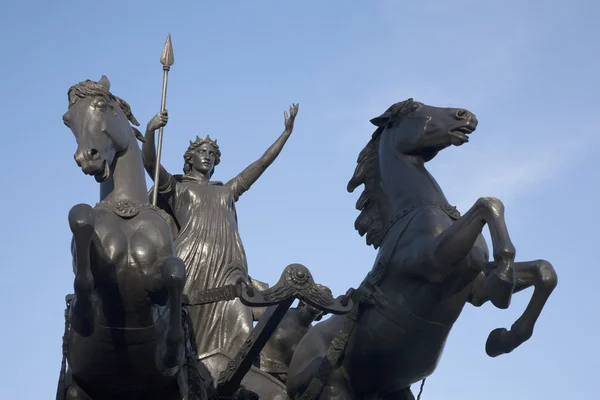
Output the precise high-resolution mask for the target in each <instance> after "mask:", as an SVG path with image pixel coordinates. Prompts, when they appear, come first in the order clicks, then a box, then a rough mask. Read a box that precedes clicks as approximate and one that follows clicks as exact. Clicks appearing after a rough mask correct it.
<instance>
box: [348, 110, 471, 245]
mask: <svg viewBox="0 0 600 400" xmlns="http://www.w3.org/2000/svg"><path fill="white" fill-rule="evenodd" d="M371 123H372V124H373V125H375V126H376V127H377V129H376V130H375V132H374V133H373V135H372V137H371V140H370V141H369V143H368V144H367V145H366V146H365V148H364V149H363V150H362V151H361V152H360V154H359V156H358V160H357V165H356V169H355V170H354V175H353V176H352V179H350V182H349V183H348V191H349V192H353V191H354V190H355V189H356V188H357V187H358V186H360V185H364V191H363V193H362V194H361V196H360V197H359V199H358V201H357V203H356V208H357V209H358V210H360V211H361V213H360V215H359V216H358V218H357V219H356V222H355V224H354V226H355V228H356V230H357V231H358V232H359V234H360V235H361V236H363V235H365V234H366V235H367V237H366V239H367V244H368V245H373V246H374V247H375V248H378V247H379V245H380V244H381V241H382V240H383V237H384V236H385V233H386V228H387V227H389V223H390V222H389V221H390V219H393V218H394V214H396V213H398V212H401V211H400V210H396V208H397V207H398V206H403V205H404V206H406V205H408V204H401V203H403V202H406V201H415V202H419V200H435V199H434V198H429V196H430V195H431V194H432V193H433V192H435V191H438V192H439V193H437V194H439V195H440V196H442V197H443V194H442V193H441V189H439V187H438V186H437V184H433V183H432V182H434V180H433V177H431V176H428V177H427V178H426V179H419V178H417V177H416V176H414V175H421V176H423V175H424V173H426V171H425V172H424V168H422V165H423V164H424V163H425V162H427V161H430V160H432V159H433V158H434V157H435V156H436V155H437V154H438V153H439V152H440V151H441V150H443V149H445V148H448V147H450V146H451V145H454V146H461V145H462V144H464V143H466V142H468V141H469V137H468V135H469V134H471V133H473V132H474V131H475V129H476V128H477V118H476V117H475V115H474V114H473V113H472V112H470V111H468V110H465V109H462V108H443V107H434V106H429V105H426V104H423V103H420V102H417V101H414V100H413V99H408V100H405V101H401V102H398V103H396V104H393V105H392V106H391V107H389V108H388V109H387V110H386V111H385V112H384V113H383V114H381V115H380V116H378V117H375V118H373V119H372V120H371ZM410 174H413V176H409V175H410ZM411 185H412V186H411ZM426 185H429V186H430V187H429V188H427V187H425V186H426ZM417 186H418V187H417ZM424 192H428V193H424ZM437 194H436V193H433V196H434V197H435V195H437ZM419 196H421V197H422V198H418V197H419ZM403 197H411V198H410V199H406V198H403Z"/></svg>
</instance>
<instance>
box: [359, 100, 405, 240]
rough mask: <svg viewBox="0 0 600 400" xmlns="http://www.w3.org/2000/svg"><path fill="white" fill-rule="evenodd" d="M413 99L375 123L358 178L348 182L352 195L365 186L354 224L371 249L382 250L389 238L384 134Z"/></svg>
mask: <svg viewBox="0 0 600 400" xmlns="http://www.w3.org/2000/svg"><path fill="white" fill-rule="evenodd" d="M412 102H413V100H412V99H408V100H405V101H401V102H399V103H396V104H394V105H392V106H391V107H389V108H388V109H387V110H386V111H385V112H384V113H383V114H381V115H380V116H379V117H375V118H373V119H372V120H371V123H372V124H373V125H376V126H377V130H375V132H374V133H373V135H372V136H371V140H370V141H369V143H367V145H366V146H365V148H364V149H362V151H361V152H360V153H359V155H358V159H357V160H356V163H357V165H356V168H355V170H354V175H353V176H352V178H351V179H350V181H349V182H348V186H347V190H348V192H350V193H352V192H354V190H355V189H356V188H357V187H359V186H360V185H364V189H363V192H362V193H361V195H360V196H359V198H358V200H357V201H356V209H357V210H359V211H360V214H359V215H358V217H357V218H356V221H354V228H355V229H356V230H357V231H358V234H359V235H360V236H364V235H365V234H366V235H367V237H366V241H367V245H368V246H371V245H372V246H373V247H374V248H375V249H377V248H379V246H380V245H381V242H382V241H383V237H384V236H385V233H386V232H385V231H384V222H383V220H382V217H381V212H380V210H379V201H380V196H381V194H380V191H379V186H380V184H381V173H380V170H379V143H380V141H381V135H382V133H383V131H384V130H385V129H386V128H387V127H389V126H390V125H391V124H392V123H393V122H395V121H397V120H398V118H400V117H401V116H402V115H404V113H405V111H406V109H407V108H408V107H409V106H410V104H412Z"/></svg>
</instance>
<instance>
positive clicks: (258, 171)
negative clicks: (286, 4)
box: [227, 104, 298, 201]
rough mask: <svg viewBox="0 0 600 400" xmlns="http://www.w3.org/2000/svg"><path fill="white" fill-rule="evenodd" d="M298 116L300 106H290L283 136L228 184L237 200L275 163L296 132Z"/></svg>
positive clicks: (285, 114)
mask: <svg viewBox="0 0 600 400" xmlns="http://www.w3.org/2000/svg"><path fill="white" fill-rule="evenodd" d="M297 114H298V104H292V105H291V106H290V114H289V115H288V113H287V111H284V113H283V115H284V118H285V129H284V131H283V133H282V134H281V136H279V138H277V140H276V141H275V143H273V144H272V145H271V146H270V147H269V148H268V149H267V151H265V153H264V154H263V155H262V157H260V158H259V159H258V160H256V161H255V162H253V163H252V164H250V165H249V166H248V167H247V168H246V169H245V170H243V171H242V172H241V173H240V174H239V175H238V176H236V177H235V178H233V179H232V180H230V181H229V182H227V185H228V186H230V187H231V189H232V190H233V194H234V197H235V199H236V201H237V199H238V198H239V197H240V196H241V195H242V194H243V193H244V192H246V191H247V190H248V189H250V187H251V186H252V185H253V184H254V182H256V181H257V180H258V178H260V176H261V175H262V174H263V172H265V171H266V170H267V168H268V167H269V165H271V164H272V163H273V161H275V159H276V158H277V156H278V155H279V153H281V149H283V146H284V145H285V143H286V142H287V140H288V139H289V137H290V135H291V134H292V131H293V130H294V120H295V119H296V115H297Z"/></svg>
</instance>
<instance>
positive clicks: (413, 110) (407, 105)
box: [371, 99, 477, 162]
mask: <svg viewBox="0 0 600 400" xmlns="http://www.w3.org/2000/svg"><path fill="white" fill-rule="evenodd" d="M371 123H372V124H373V125H375V126H377V128H378V129H377V131H376V132H375V135H382V136H391V137H392V143H391V145H392V146H393V147H394V148H395V149H396V150H398V151H400V152H402V153H404V154H407V155H412V156H418V157H421V158H422V159H423V160H424V161H425V162H427V161H430V160H431V159H433V158H434V157H435V156H436V155H437V153H438V152H439V151H441V150H443V149H445V148H447V147H449V146H450V145H454V146H461V145H462V144H464V143H467V142H468V141H469V137H468V135H469V134H471V133H473V132H474V131H475V129H476V128H477V118H476V117H475V115H474V114H473V113H472V112H470V111H468V110H465V109H462V108H444V107H434V106H429V105H426V104H423V103H420V102H418V101H414V100H413V99H408V100H405V101H402V102H399V103H396V104H394V105H392V106H391V107H390V108H388V109H387V110H386V111H385V112H384V113H383V114H381V115H380V116H378V117H375V118H373V119H372V120H371ZM375 135H374V136H375Z"/></svg>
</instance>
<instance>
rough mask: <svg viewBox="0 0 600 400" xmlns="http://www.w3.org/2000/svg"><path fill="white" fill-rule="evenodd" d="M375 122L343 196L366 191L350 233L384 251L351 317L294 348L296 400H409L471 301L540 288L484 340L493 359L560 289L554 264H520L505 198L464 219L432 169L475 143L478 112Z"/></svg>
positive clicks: (419, 112) (328, 324)
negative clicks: (442, 154) (438, 159)
mask: <svg viewBox="0 0 600 400" xmlns="http://www.w3.org/2000/svg"><path fill="white" fill-rule="evenodd" d="M371 122H372V123H373V124H374V125H375V126H376V127H377V129H376V131H375V133H374V134H373V136H372V138H371V140H370V141H369V143H368V144H367V146H366V147H365V148H364V149H363V150H362V151H361V153H360V155H359V157H358V161H357V163H358V165H357V166H356V170H355V172H354V176H353V177H352V179H351V180H350V182H349V184H348V190H349V191H350V192H352V191H353V190H354V189H356V188H357V187H358V186H360V185H364V191H363V193H362V194H361V196H360V198H359V199H358V202H357V205H356V208H357V209H358V210H360V215H359V216H358V218H357V219H356V223H355V227H356V229H357V230H358V232H359V234H360V235H361V236H362V235H366V241H367V244H369V245H372V246H373V247H375V248H378V249H379V252H378V255H377V258H376V260H375V265H374V267H373V269H372V270H371V272H369V274H368V275H367V277H366V278H365V280H364V281H363V282H362V284H361V285H360V287H359V288H358V289H357V290H356V291H353V293H352V299H353V300H354V309H353V311H352V312H351V313H350V314H348V315H347V316H333V317H331V318H330V319H328V320H326V321H324V322H321V323H319V324H317V325H315V327H313V328H312V329H310V330H309V331H308V333H307V334H306V335H305V336H304V337H303V339H302V340H301V341H300V343H299V344H298V347H297V348H296V352H295V353H294V355H293V358H292V362H291V365H290V368H289V373H288V377H287V388H288V395H289V396H290V398H292V399H302V400H310V399H320V400H334V399H335V400H357V399H375V398H377V399H396V400H400V399H406V400H409V399H414V396H413V394H412V393H411V391H410V385H412V384H414V383H416V382H418V381H420V380H422V379H424V378H426V377H427V376H429V375H430V374H431V373H433V371H434V370H435V368H436V366H437V364H438V361H439V359H440V357H441V354H442V351H443V348H444V344H445V342H446V338H447V337H448V334H449V332H450V329H451V328H452V325H453V324H454V322H455V321H456V320H457V318H458V317H459V316H460V313H461V311H462V309H463V307H464V305H465V304H466V303H471V304H473V305H475V306H480V305H481V304H483V303H484V302H486V301H488V300H490V301H491V302H492V303H493V304H494V305H495V306H496V307H499V308H507V307H508V306H509V304H510V299H511V296H512V294H513V293H514V292H518V291H521V290H523V289H526V288H529V287H531V286H533V287H534V288H535V290H534V292H533V295H532V298H531V300H530V302H529V305H528V306H527V308H526V310H525V312H524V313H523V315H522V316H521V317H520V318H519V319H518V320H517V321H516V322H515V323H514V324H513V325H512V327H511V329H510V330H506V329H504V328H500V329H496V330H494V331H492V332H491V334H490V336H489V337H488V340H487V343H486V351H487V354H488V355H490V356H492V357H494V356H498V355H500V354H505V353H509V352H511V351H512V350H514V349H515V348H516V347H518V346H519V345H520V344H521V343H523V342H524V341H526V340H528V339H529V338H530V337H531V335H532V333H533V329H534V325H535V322H536V320H537V319H538V317H539V316H540V313H541V311H542V309H543V307H544V304H545V303H546V301H547V299H548V298H549V296H550V294H551V293H552V291H553V290H554V288H555V287H556V284H557V276H556V273H555V271H554V268H553V267H552V265H551V264H550V263H549V262H547V261H544V260H536V261H528V262H517V263H515V262H514V258H515V248H514V246H513V244H512V243H511V240H510V237H509V234H508V230H507V228H506V224H505V221H504V206H503V204H502V202H501V201H500V200H498V199H496V198H490V197H483V198H480V199H478V200H477V201H476V202H475V204H474V205H473V207H471V209H469V210H468V211H467V212H466V213H465V215H463V216H462V217H461V216H460V214H459V212H458V211H457V210H456V208H454V207H452V206H450V204H449V203H448V200H447V199H446V197H445V196H444V193H443V192H442V190H441V188H440V187H439V186H438V184H437V183H436V181H435V179H434V178H433V177H432V176H431V175H430V174H429V172H428V171H427V169H426V168H425V163H426V162H428V161H430V160H432V159H433V158H434V157H435V156H436V155H437V154H438V152H439V151H441V150H443V149H446V148H448V147H450V146H451V145H454V146H461V145H463V144H464V143H467V142H468V141H469V135H470V134H471V133H473V132H474V131H475V129H476V127H477V119H476V118H475V115H474V114H473V113H471V112H470V111H467V110H464V109H454V108H438V107H432V106H428V105H425V104H423V103H419V102H416V101H413V100H412V99H408V100H406V101H402V102H399V103H396V104H394V105H392V106H391V107H390V108H389V109H388V110H387V111H386V112H385V113H383V114H382V115H380V116H378V117H376V118H374V119H372V120H371ZM485 225H487V226H488V227H489V229H490V233H491V237H492V242H493V251H492V255H493V258H494V261H492V262H489V261H488V256H489V252H488V248H487V245H486V242H485V240H484V238H483V236H482V235H481V232H482V229H483V228H484V226H485Z"/></svg>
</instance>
